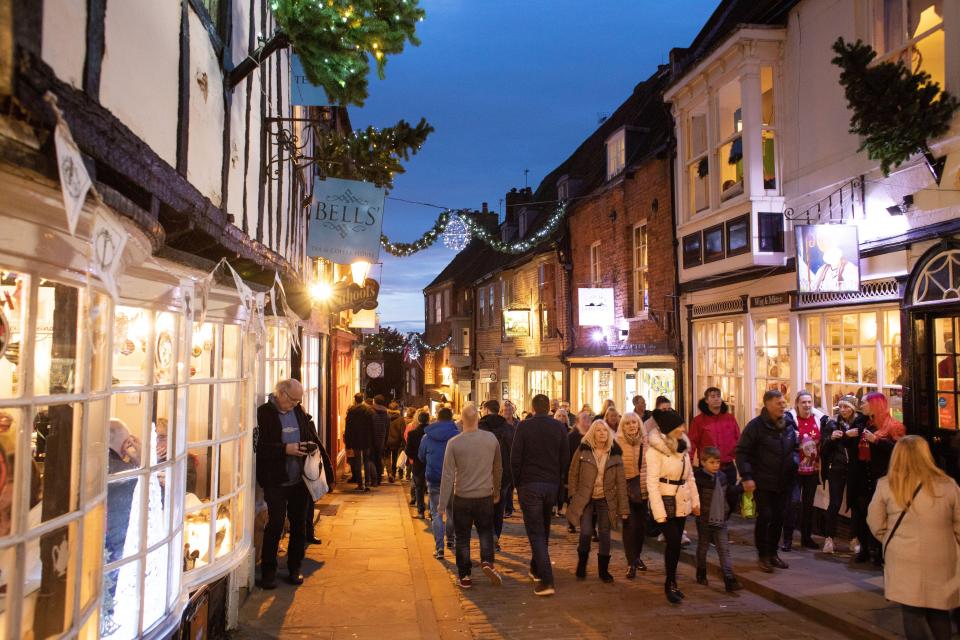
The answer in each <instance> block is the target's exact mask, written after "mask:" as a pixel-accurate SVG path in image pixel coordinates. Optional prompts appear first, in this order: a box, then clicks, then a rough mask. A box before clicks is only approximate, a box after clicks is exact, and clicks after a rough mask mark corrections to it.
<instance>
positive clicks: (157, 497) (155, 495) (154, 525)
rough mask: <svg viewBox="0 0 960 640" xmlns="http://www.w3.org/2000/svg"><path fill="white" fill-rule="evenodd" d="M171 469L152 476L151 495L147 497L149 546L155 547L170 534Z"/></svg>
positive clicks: (162, 470)
mask: <svg viewBox="0 0 960 640" xmlns="http://www.w3.org/2000/svg"><path fill="white" fill-rule="evenodd" d="M168 471H169V467H167V468H163V469H161V470H159V471H154V472H153V473H152V474H150V487H149V490H150V495H149V496H148V497H147V546H153V545H155V544H156V543H158V542H160V541H161V540H163V539H164V538H165V537H167V535H168V534H169V533H170V495H171V493H170V487H169V484H168V483H167V473H168Z"/></svg>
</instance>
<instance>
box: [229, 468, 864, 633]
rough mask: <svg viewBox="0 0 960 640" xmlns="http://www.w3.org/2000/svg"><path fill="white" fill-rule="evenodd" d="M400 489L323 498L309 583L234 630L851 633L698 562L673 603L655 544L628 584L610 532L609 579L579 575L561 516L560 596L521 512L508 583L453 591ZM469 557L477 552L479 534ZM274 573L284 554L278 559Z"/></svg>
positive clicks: (507, 563) (267, 598)
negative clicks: (536, 567) (543, 593)
mask: <svg viewBox="0 0 960 640" xmlns="http://www.w3.org/2000/svg"><path fill="white" fill-rule="evenodd" d="M406 491H407V485H388V484H384V485H383V486H382V487H380V488H379V489H378V490H375V491H373V492H371V493H368V494H362V495H358V494H354V493H351V492H344V493H340V492H336V493H334V494H332V495H331V496H328V497H326V498H325V499H324V504H325V505H326V510H327V511H333V510H336V515H330V516H323V517H322V518H321V523H320V526H319V527H318V529H317V533H318V535H320V537H321V538H322V539H323V544H322V545H319V546H311V547H309V549H308V552H307V560H306V561H305V564H304V573H305V574H306V582H305V583H304V585H303V586H301V587H298V588H294V587H291V586H289V585H286V584H284V583H281V585H280V587H279V588H278V589H277V590H275V591H262V590H260V589H259V588H258V589H255V590H254V592H253V593H252V594H251V595H250V597H249V598H248V599H247V602H246V603H245V604H244V606H243V607H242V609H241V612H240V623H241V628H240V630H239V631H238V632H237V633H236V634H235V636H234V637H235V638H240V639H245V640H246V639H250V640H259V639H266V638H330V639H334V640H339V639H340V638H343V639H348V638H349V639H351V640H357V639H360V638H376V639H377V640H380V639H383V640H405V639H407V638H411V639H412V638H441V639H443V640H448V639H450V640H453V639H455V640H468V639H470V638H478V639H487V638H517V639H525V638H532V639H536V640H553V639H562V638H631V637H635V638H644V639H645V640H667V639H680V638H697V639H700V638H703V639H704V640H707V639H709V640H724V639H728V638H729V639H733V638H737V639H756V640H761V639H769V640H774V639H777V638H790V640H806V639H810V640H814V639H815V640H834V639H839V638H845V637H847V636H844V635H841V634H838V633H837V632H836V631H833V630H830V629H827V628H825V627H823V626H819V625H817V624H814V623H813V622H811V621H809V620H807V619H805V618H803V617H801V616H799V615H798V614H795V613H792V612H790V611H787V610H786V609H783V608H782V607H780V606H778V605H776V604H773V603H771V602H769V601H767V600H764V599H763V598H760V597H759V596H756V595H753V594H750V593H748V592H746V591H741V592H739V593H737V594H733V595H731V594H727V593H725V592H724V591H723V585H722V582H720V581H719V580H715V579H714V580H712V582H711V585H710V586H709V587H703V586H700V585H698V584H696V583H695V582H694V580H693V570H692V568H690V567H689V566H686V565H684V564H681V565H680V570H679V571H680V588H681V589H682V590H683V591H684V592H685V593H686V594H687V598H686V601H685V602H684V603H683V604H682V605H679V606H673V605H670V604H669V603H667V601H666V599H665V598H664V595H663V570H662V568H663V564H662V560H661V558H660V556H659V555H658V554H657V553H656V552H655V551H653V550H650V551H649V552H645V553H644V555H643V557H644V560H645V562H646V563H647V565H648V567H649V571H648V572H646V574H643V573H641V574H639V575H638V578H637V579H636V580H635V581H629V580H626V579H625V578H624V577H623V574H624V573H625V570H626V567H625V561H624V557H623V550H622V546H621V545H620V542H619V534H618V533H615V534H614V536H615V542H614V549H613V561H612V562H611V565H612V567H611V572H612V573H613V574H614V576H615V577H616V582H615V583H614V584H612V585H606V584H603V583H601V582H600V580H599V579H598V578H597V570H596V556H595V554H594V555H592V556H591V563H590V565H589V569H588V573H587V580H586V581H583V582H578V581H577V580H576V579H575V578H574V575H573V571H574V568H575V565H576V548H575V547H576V536H575V535H573V534H569V533H567V530H566V521H565V520H562V519H559V518H558V519H555V520H554V521H553V529H552V534H551V535H552V538H551V545H550V548H551V557H552V559H553V562H554V573H555V577H556V586H557V594H556V595H555V596H552V597H548V598H540V597H537V596H535V595H534V594H533V586H532V583H531V581H530V579H529V578H527V576H526V567H527V563H528V562H529V546H528V544H527V540H526V536H525V533H524V530H523V524H522V521H521V518H520V513H519V511H517V513H516V514H515V515H514V517H512V518H509V519H507V521H506V526H505V529H504V535H503V538H502V539H501V544H502V547H503V551H502V552H501V553H499V554H498V557H497V564H498V567H499V568H500V570H501V572H502V573H503V576H504V581H503V585H502V586H501V587H494V586H492V585H490V584H489V582H488V581H487V580H486V578H485V576H484V575H483V574H482V572H480V571H479V569H477V570H475V571H474V576H473V577H474V586H473V588H472V589H470V590H467V591H462V590H460V589H459V588H458V587H457V586H456V584H455V582H454V577H455V573H456V567H455V565H454V563H453V553H452V552H451V551H448V552H447V556H446V559H445V560H443V561H438V560H436V559H434V558H433V557H432V552H433V537H432V535H431V533H430V530H429V525H430V523H429V521H427V520H418V519H416V518H415V517H414V516H415V511H414V510H412V509H410V508H408V507H407V506H406V495H407V494H406ZM472 547H473V549H472V551H473V558H474V560H475V561H477V560H478V559H479V547H478V543H477V541H476V536H474V540H473V545H472ZM280 566H281V571H280V573H281V576H283V575H284V571H283V567H284V561H283V560H282V559H281V562H280Z"/></svg>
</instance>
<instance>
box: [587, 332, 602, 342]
mask: <svg viewBox="0 0 960 640" xmlns="http://www.w3.org/2000/svg"><path fill="white" fill-rule="evenodd" d="M604 338H605V336H604V335H603V331H601V330H600V329H595V330H594V332H593V333H591V334H590V339H591V340H593V341H594V342H603V340H604Z"/></svg>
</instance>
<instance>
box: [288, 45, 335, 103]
mask: <svg viewBox="0 0 960 640" xmlns="http://www.w3.org/2000/svg"><path fill="white" fill-rule="evenodd" d="M290 104H294V105H299V106H302V107H325V106H327V105H328V104H330V99H329V98H327V93H326V92H325V91H324V90H323V87H318V86H316V85H314V84H311V82H310V81H309V80H307V73H306V72H305V71H304V70H303V63H302V62H301V61H300V56H298V55H297V54H295V53H294V54H293V55H291V56H290Z"/></svg>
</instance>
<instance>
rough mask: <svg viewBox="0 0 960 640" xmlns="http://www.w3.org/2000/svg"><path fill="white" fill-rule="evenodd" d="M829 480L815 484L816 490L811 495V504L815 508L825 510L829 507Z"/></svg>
mask: <svg viewBox="0 0 960 640" xmlns="http://www.w3.org/2000/svg"><path fill="white" fill-rule="evenodd" d="M827 482H830V481H829V480H827V481H825V482H822V483H818V484H817V492H816V493H815V494H814V496H813V506H814V507H815V508H817V509H823V510H824V511H826V510H827V509H829V508H830V489H829V487H827Z"/></svg>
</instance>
